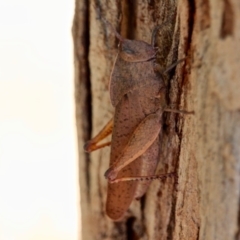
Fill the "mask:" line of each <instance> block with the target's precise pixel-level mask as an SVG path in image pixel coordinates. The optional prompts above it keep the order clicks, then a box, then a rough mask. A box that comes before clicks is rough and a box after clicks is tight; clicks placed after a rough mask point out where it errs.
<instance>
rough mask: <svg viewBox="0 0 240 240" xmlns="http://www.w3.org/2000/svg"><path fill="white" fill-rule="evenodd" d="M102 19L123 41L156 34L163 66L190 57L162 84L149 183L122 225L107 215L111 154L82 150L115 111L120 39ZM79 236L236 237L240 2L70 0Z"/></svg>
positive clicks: (239, 235)
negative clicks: (112, 90)
mask: <svg viewBox="0 0 240 240" xmlns="http://www.w3.org/2000/svg"><path fill="white" fill-rule="evenodd" d="M103 18H105V19H107V20H108V21H109V22H111V23H112V24H113V25H114V27H115V28H116V29H117V30H118V31H119V32H120V33H121V34H122V35H123V37H126V38H129V39H137V40H144V41H146V42H150V41H151V33H152V30H153V28H154V26H156V25H159V24H162V23H166V24H165V25H164V27H163V28H162V30H160V31H159V33H158V36H157V46H158V47H159V54H158V56H157V62H158V63H160V64H161V65H162V66H163V69H164V68H166V66H168V65H170V64H171V63H173V62H175V61H177V60H178V59H181V58H183V57H184V56H186V57H187V59H186V62H185V63H183V64H179V66H177V68H176V70H175V71H172V72H171V73H170V74H169V77H167V78H166V82H167V86H168V97H167V102H168V104H169V106H170V107H171V108H175V109H184V110H188V111H192V110H194V111H195V114H194V115H191V116H189V115H184V116H183V115H180V114H175V113H165V114H164V126H163V128H164V130H163V134H162V136H161V138H162V141H161V144H160V145H159V148H160V152H161V156H160V162H159V166H158V169H157V171H156V173H166V172H171V171H176V172H177V175H178V184H177V186H176V185H175V184H174V180H173V179H172V178H168V179H166V180H165V181H160V180H155V181H153V182H152V183H151V184H150V187H149V189H148V192H147V194H146V195H145V196H144V197H143V198H141V199H140V200H139V201H134V202H133V203H132V205H131V206H130V208H129V210H128V212H127V216H126V218H125V220H124V221H122V222H113V221H111V220H110V219H108V218H107V217H106V214H105V204H106V191H107V181H106V179H105V178H104V176H103V175H104V172H105V171H106V170H107V169H108V167H109V154H110V153H109V148H108V147H107V148H105V149H102V150H99V151H96V152H94V153H91V154H90V155H89V154H86V153H84V151H83V145H84V143H85V142H86V141H87V140H89V139H90V138H91V137H92V136H94V135H96V133H97V132H98V131H99V130H101V128H102V127H103V126H104V125H105V124H106V123H107V122H108V120H109V119H110V118H111V117H112V115H113V113H114V109H113V107H112V106H111V104H110V100H109V92H108V82H109V78H110V74H111V70H112V66H113V61H114V58H115V54H116V49H117V43H118V41H117V40H116V38H115V37H114V35H113V34H112V33H111V31H110V29H108V28H107V26H106V24H104V22H103V20H102V19H103ZM73 39H74V64H75V99H76V119H77V131H78V147H79V185H80V194H81V202H80V206H81V231H82V232H81V237H82V239H84V240H85V239H150V240H151V239H163V240H165V239H174V240H183V239H184V240H185V239H187V240H188V239H202V240H212V239H217V240H221V239H222V240H226V239H228V240H236V239H240V226H239V225H240V208H239V203H240V174H239V173H240V4H239V1H238V0H222V1H219V0H195V1H190V0H189V1H187V0H179V1H169V0H155V1H140V0H136V1H126V0H124V1H119V0H118V1H116V0H112V1H106V0H105V1H104V0H98V1H93V0H92V1H87V0H76V9H75V17H74V23H73Z"/></svg>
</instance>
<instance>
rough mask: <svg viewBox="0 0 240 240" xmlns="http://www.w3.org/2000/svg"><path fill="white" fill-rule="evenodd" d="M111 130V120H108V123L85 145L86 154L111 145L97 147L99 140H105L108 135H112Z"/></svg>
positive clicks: (103, 144)
mask: <svg viewBox="0 0 240 240" xmlns="http://www.w3.org/2000/svg"><path fill="white" fill-rule="evenodd" d="M112 130H113V119H110V121H109V122H108V123H107V124H106V125H105V126H104V127H103V129H102V130H101V131H100V132H99V133H98V134H97V135H96V136H95V137H94V138H92V139H91V140H89V141H88V142H86V143H85V145H84V147H83V148H84V150H85V151H86V152H92V151H95V150H97V149H99V148H103V147H106V146H109V145H111V142H106V143H102V144H100V145H97V144H98V143H99V142H100V141H101V140H103V139H104V138H106V137H107V136H108V135H109V134H111V133H112Z"/></svg>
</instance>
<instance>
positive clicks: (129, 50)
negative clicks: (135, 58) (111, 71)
mask: <svg viewBox="0 0 240 240" xmlns="http://www.w3.org/2000/svg"><path fill="white" fill-rule="evenodd" d="M122 51H123V52H124V53H127V54H130V55H133V54H135V51H133V50H132V49H129V48H124V46H123V47H122Z"/></svg>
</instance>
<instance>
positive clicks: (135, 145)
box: [105, 109, 163, 182]
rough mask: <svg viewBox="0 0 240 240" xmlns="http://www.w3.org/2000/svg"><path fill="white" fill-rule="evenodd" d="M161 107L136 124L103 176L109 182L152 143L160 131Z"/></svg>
mask: <svg viewBox="0 0 240 240" xmlns="http://www.w3.org/2000/svg"><path fill="white" fill-rule="evenodd" d="M162 113H163V109H159V110H158V111H157V112H156V113H153V114H149V115H148V116H147V117H146V118H144V119H143V120H142V122H141V123H140V124H139V125H138V126H137V128H136V129H135V131H134V132H133V134H132V135H131V137H130V138H129V141H128V143H127V145H126V147H125V148H124V149H123V152H122V153H121V155H120V156H119V157H118V159H117V161H116V162H115V163H114V165H112V166H110V168H109V169H108V170H107V171H106V172H105V177H106V178H107V179H108V180H109V181H110V182H111V181H113V180H115V179H116V178H117V175H118V172H119V171H120V170H121V169H123V168H124V167H125V166H127V165H128V164H130V163H131V162H132V161H134V160H135V159H136V158H138V157H139V156H141V155H142V154H143V153H144V152H146V150H147V149H148V148H149V147H150V146H151V145H152V144H153V142H154V141H155V140H156V138H157V137H158V135H159V133H160V131H161V116H162Z"/></svg>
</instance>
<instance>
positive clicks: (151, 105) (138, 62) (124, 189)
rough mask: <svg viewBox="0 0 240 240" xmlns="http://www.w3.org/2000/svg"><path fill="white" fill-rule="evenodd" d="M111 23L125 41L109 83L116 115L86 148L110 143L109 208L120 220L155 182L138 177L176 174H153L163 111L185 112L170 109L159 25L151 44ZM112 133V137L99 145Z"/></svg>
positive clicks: (90, 148)
mask: <svg viewBox="0 0 240 240" xmlns="http://www.w3.org/2000/svg"><path fill="white" fill-rule="evenodd" d="M107 24H108V25H109V26H110V27H111V28H112V31H113V32H114V33H115V36H116V37H117V38H118V39H119V41H120V44H119V51H118V54H117V56H116V59H115V62H114V66H113V70H112V73H111V79H110V83H109V91H110V99H111V103H112V105H113V106H114V107H115V114H114V117H113V119H111V120H110V121H109V122H108V123H107V125H106V126H105V127H104V128H103V129H102V130H101V131H100V133H99V134H98V135H96V136H95V137H94V138H93V139H91V140H90V141H88V142H87V143H86V144H85V146H84V149H85V150H86V151H87V152H91V151H94V150H96V149H99V148H102V147H105V146H109V145H110V146H111V155H110V168H109V169H108V170H107V171H106V172H105V177H106V179H107V180H108V182H109V183H108V193H107V203H106V213H107V215H108V216H109V217H110V218H111V219H113V220H115V221H116V220H119V219H121V218H122V217H123V215H124V213H125V212H126V211H127V209H128V207H129V205H130V204H131V202H132V200H133V199H139V198H141V197H142V196H143V195H144V194H145V192H146V191H147V188H148V186H149V184H150V181H134V180H153V179H156V178H165V177H166V176H167V175H171V174H172V173H170V174H165V175H154V174H155V170H156V168H157V164H158V161H159V133H160V131H161V128H162V114H163V112H164V111H172V112H182V111H177V110H171V109H168V108H166V101H165V94H166V87H165V84H164V81H163V78H162V77H161V75H160V74H159V73H158V72H156V69H155V68H154V66H155V56H156V53H157V49H156V48H155V47H154V42H155V35H156V32H157V31H158V29H159V26H158V27H157V28H155V30H154V31H153V34H152V43H151V44H148V43H146V42H143V41H136V40H129V39H124V38H123V37H122V36H121V35H120V34H119V33H118V32H117V31H116V30H115V29H114V28H113V27H112V26H111V25H110V24H109V23H107ZM178 62H179V61H178ZM178 62H177V63H178ZM177 63H176V64H174V65H172V66H171V67H170V68H168V69H167V70H165V72H167V71H169V70H170V69H172V68H173V67H175V66H176V65H177ZM183 112H184V111H183ZM111 133H112V141H111V142H108V143H103V144H99V145H98V143H99V142H100V141H101V140H102V139H104V138H105V137H106V136H108V135H109V134H111Z"/></svg>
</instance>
